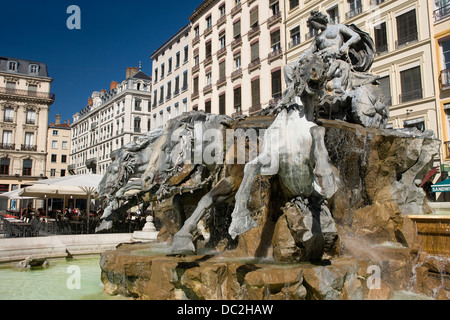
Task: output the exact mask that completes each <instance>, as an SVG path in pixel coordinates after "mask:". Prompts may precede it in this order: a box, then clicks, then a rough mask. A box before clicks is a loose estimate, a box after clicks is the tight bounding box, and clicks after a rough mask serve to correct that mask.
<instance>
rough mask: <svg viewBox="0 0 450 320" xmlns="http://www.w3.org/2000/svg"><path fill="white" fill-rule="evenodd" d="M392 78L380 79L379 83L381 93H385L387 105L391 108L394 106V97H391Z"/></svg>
mask: <svg viewBox="0 0 450 320" xmlns="http://www.w3.org/2000/svg"><path fill="white" fill-rule="evenodd" d="M390 81H391V80H390V77H389V76H386V77H383V78H380V80H378V82H379V83H380V89H381V92H383V95H384V98H385V101H384V103H386V105H388V106H391V105H392V96H391V82H390Z"/></svg>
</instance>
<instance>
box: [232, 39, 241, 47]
mask: <svg viewBox="0 0 450 320" xmlns="http://www.w3.org/2000/svg"><path fill="white" fill-rule="evenodd" d="M241 44H242V37H241V36H238V37H237V38H235V39H234V40H233V42H231V48H232V49H234V48H235V47H237V46H239V45H241Z"/></svg>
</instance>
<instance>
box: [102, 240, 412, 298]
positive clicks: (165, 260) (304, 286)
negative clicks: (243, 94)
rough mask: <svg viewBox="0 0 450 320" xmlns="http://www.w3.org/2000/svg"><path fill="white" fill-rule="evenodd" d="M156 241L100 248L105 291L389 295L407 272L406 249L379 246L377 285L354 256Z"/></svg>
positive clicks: (151, 294) (178, 294)
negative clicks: (261, 254)
mask: <svg viewBox="0 0 450 320" xmlns="http://www.w3.org/2000/svg"><path fill="white" fill-rule="evenodd" d="M155 245H156V246H158V244H149V243H147V244H145V243H134V244H123V245H121V246H120V247H118V248H117V249H116V250H114V251H108V252H105V253H104V254H103V255H102V258H101V262H100V266H101V269H102V277H101V278H102V282H103V284H104V288H105V289H104V290H105V292H106V293H108V294H110V295H118V294H119V295H122V296H127V297H134V298H136V299H143V300H184V299H190V300H362V299H391V298H392V297H393V295H394V290H400V289H402V288H403V283H404V282H405V279H406V276H407V272H406V268H405V267H406V266H405V265H399V264H398V263H396V262H398V261H400V260H404V259H405V256H406V255H408V252H409V251H408V250H404V249H402V248H392V249H391V250H386V248H384V249H383V254H384V255H385V256H386V257H388V260H389V261H386V263H385V264H384V266H383V267H382V270H380V272H381V274H380V276H381V280H380V282H379V283H378V284H377V283H376V281H375V282H374V281H373V275H374V274H375V273H372V271H371V269H370V268H369V267H370V263H368V262H367V261H363V260H357V259H354V258H348V257H340V258H335V259H332V260H330V261H328V260H324V261H323V263H321V264H312V263H308V262H302V263H286V264H280V263H279V262H275V261H274V260H272V259H250V258H234V257H233V256H234V254H235V252H233V251H227V252H225V253H223V254H202V255H193V256H184V255H177V256H167V255H164V254H163V253H161V252H160V253H158V254H155V250H153V248H152V246H155ZM387 251H389V254H388V255H387V254H386V252H387ZM156 252H157V250H156ZM396 259H398V260H396ZM387 275H389V277H390V278H389V277H388V276H387ZM406 282H408V281H406ZM377 285H378V287H377Z"/></svg>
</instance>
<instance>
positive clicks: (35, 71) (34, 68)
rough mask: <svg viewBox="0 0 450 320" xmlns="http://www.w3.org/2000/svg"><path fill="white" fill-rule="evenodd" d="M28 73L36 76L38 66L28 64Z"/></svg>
mask: <svg viewBox="0 0 450 320" xmlns="http://www.w3.org/2000/svg"><path fill="white" fill-rule="evenodd" d="M30 73H32V74H38V73H39V66H38V65H36V64H30Z"/></svg>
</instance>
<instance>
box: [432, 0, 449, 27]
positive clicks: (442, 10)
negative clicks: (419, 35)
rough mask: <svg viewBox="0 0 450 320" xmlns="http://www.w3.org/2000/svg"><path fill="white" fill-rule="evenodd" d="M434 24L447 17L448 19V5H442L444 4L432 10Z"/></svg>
mask: <svg viewBox="0 0 450 320" xmlns="http://www.w3.org/2000/svg"><path fill="white" fill-rule="evenodd" d="M433 15H434V22H435V23H436V22H439V21H441V20H443V19H445V18H447V17H450V3H449V4H447V5H444V2H442V3H441V4H440V6H439V7H438V8H437V9H436V10H434V12H433Z"/></svg>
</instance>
